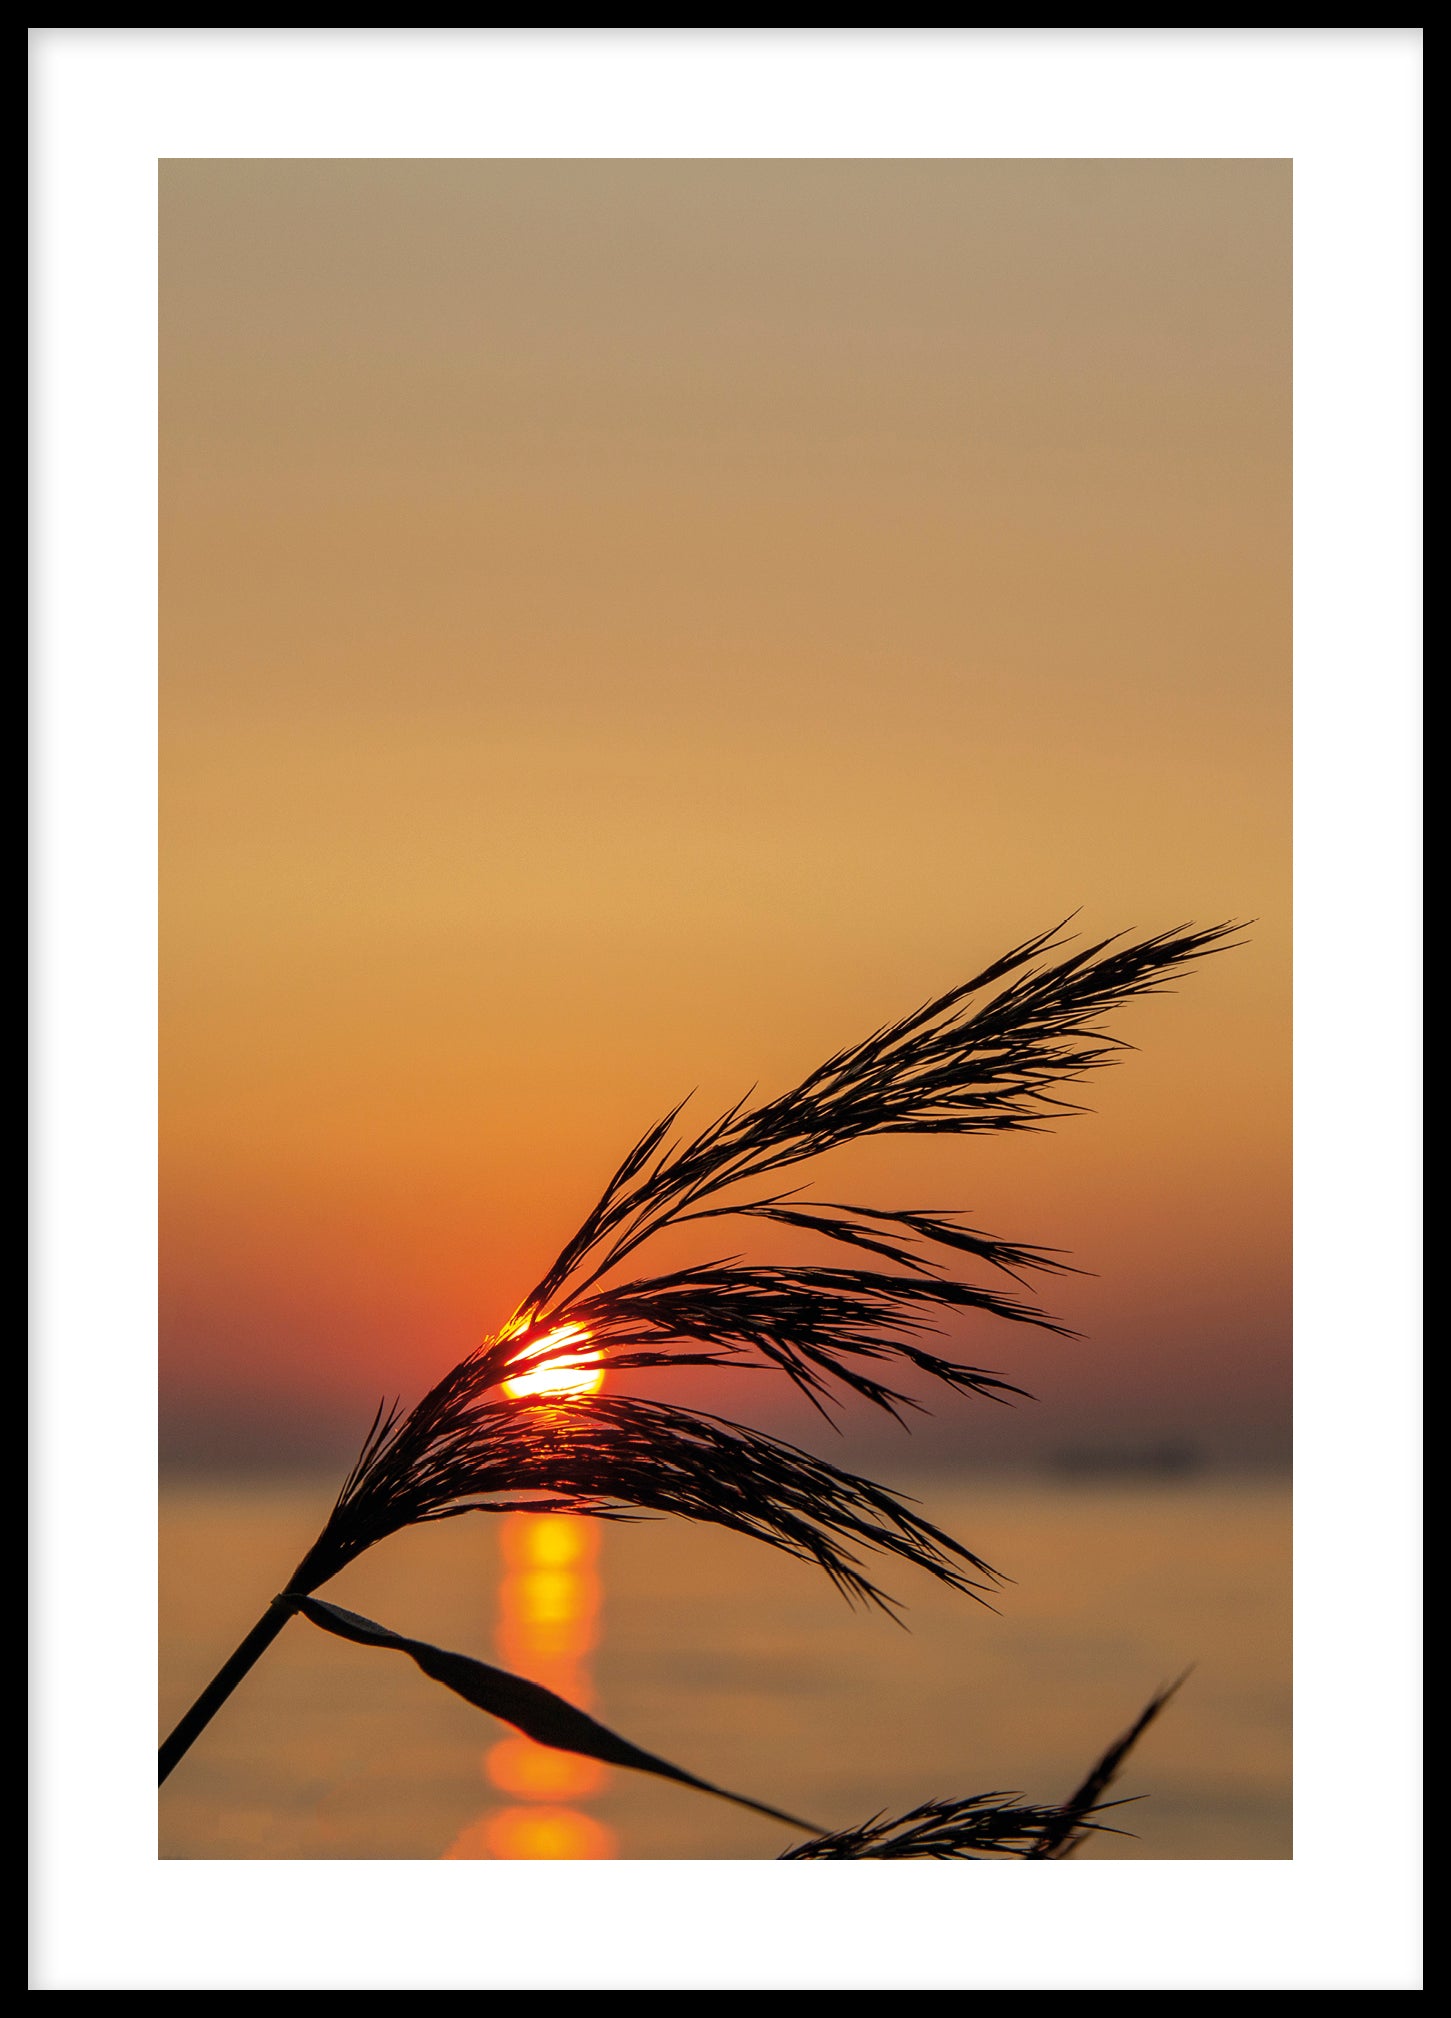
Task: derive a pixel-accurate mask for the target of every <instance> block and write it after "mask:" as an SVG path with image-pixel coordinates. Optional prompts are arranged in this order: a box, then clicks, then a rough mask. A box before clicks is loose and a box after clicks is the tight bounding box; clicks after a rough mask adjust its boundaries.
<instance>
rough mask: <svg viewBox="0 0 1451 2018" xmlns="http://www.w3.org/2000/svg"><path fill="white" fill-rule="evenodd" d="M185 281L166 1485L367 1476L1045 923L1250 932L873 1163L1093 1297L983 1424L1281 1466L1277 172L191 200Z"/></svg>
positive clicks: (988, 1330) (1285, 640) (958, 175)
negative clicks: (686, 1144)
mask: <svg viewBox="0 0 1451 2018" xmlns="http://www.w3.org/2000/svg"><path fill="white" fill-rule="evenodd" d="M161 267H162V294H161V333H162V352H161V396H162V440H161V474H162V490H161V500H162V526H161V532H162V583H161V614H162V723H161V729H162V781H163V806H162V813H163V823H162V861H161V875H162V976H161V980H162V1005H163V1026H162V1116H161V1152H162V1233H163V1245H162V1313H163V1405H164V1414H165V1420H166V1428H167V1447H168V1448H169V1449H170V1450H171V1451H172V1452H173V1453H174V1454H177V1455H182V1456H184V1455H186V1454H187V1453H188V1452H190V1453H192V1454H194V1455H198V1454H202V1453H204V1452H207V1451H213V1450H219V1449H222V1448H224V1447H230V1448H232V1449H235V1450H243V1449H255V1450H259V1451H260V1450H262V1449H263V1448H265V1446H266V1444H267V1442H268V1440H269V1438H271V1439H272V1440H273V1441H275V1442H276V1444H277V1445H278V1447H279V1448H280V1447H281V1446H282V1445H283V1444H285V1443H288V1442H290V1441H295V1440H298V1439H305V1438H306V1437H307V1436H309V1435H311V1434H312V1433H313V1430H314V1427H316V1428H317V1431H318V1433H319V1434H320V1435H333V1436H338V1435H340V1436H341V1440H342V1443H343V1444H344V1445H346V1444H347V1443H348V1442H349V1441H350V1440H352V1439H354V1438H355V1435H356V1434H360V1432H361V1430H362V1429H363V1428H365V1427H366V1423H367V1419H368V1417H369V1415H370V1414H371V1412H372V1407H373V1404H374V1402H375V1401H376V1398H377V1395H378V1393H379V1392H380V1391H382V1390H384V1389H386V1390H387V1391H388V1392H389V1393H393V1392H401V1393H402V1394H403V1396H404V1397H405V1399H413V1398H415V1397H416V1396H417V1394H418V1393H419V1392H421V1391H422V1389H423V1388H424V1387H425V1386H426V1385H428V1384H429V1383H430V1382H431V1381H432V1380H433V1379H434V1378H436V1377H437V1376H438V1375H439V1374H440V1373H441V1372H442V1371H443V1370H444V1369H445V1368H446V1367H447V1366H449V1365H450V1364H452V1363H453V1362H454V1361H455V1360H456V1359H458V1358H459V1357H461V1356H462V1354H463V1353H464V1351H466V1350H467V1348H468V1347H469V1346H470V1345H471V1344H472V1343H473V1342H474V1341H475V1340H476V1339H477V1337H478V1336H479V1335H480V1334H481V1333H482V1332H484V1331H485V1330H488V1329H492V1328H493V1327H494V1326H495V1325H496V1324H497V1323H499V1322H500V1321H501V1320H502V1319H503V1318H504V1317H505V1316H506V1315H507V1314H508V1312H509V1311H510V1310H511V1309H512V1307H513V1305H514V1303H515V1301H516V1300H517V1298H518V1297H519V1296H520V1295H521V1294H522V1293H523V1292H524V1291H525V1290H527V1289H528V1287H529V1286H530V1285H531V1284H532V1283H533V1281H534V1280H535V1279H536V1278H537V1276H538V1275H539V1274H540V1272H541V1270H542V1267H543V1265H544V1264H545V1263H546V1262H547V1261H548V1259H549V1258H550V1257H551V1256H552V1255H553V1253H554V1252H555V1251H556V1250H557V1248H558V1247H559V1246H560V1244H561V1243H562V1241H563V1239H564V1237H565V1236H566V1235H567V1234H568V1233H569V1232H570V1231H571V1230H572V1228H573V1226H574V1224H575V1223H576V1221H577V1220H578V1218H579V1217H580V1215H581V1213H582V1212H583V1210H584V1209H585V1208H586V1207H587V1205H588V1204H589V1203H590V1202H591V1200H592V1198H593V1196H594V1195H595V1193H596V1192H597V1190H598V1188H599V1185H600V1183H601V1181H602V1179H603V1177H604V1176H605V1175H606V1174H607V1171H608V1170H609V1168H611V1167H612V1166H613V1164H614V1162H615V1161H616V1160H617V1159H618V1156H619V1155H620V1153H621V1152H622V1150H623V1149H624V1147H625V1146H626V1144H627V1143H628V1141H630V1140H632V1139H633V1138H634V1137H635V1136H636V1135H637V1134H638V1133H639V1132H640V1130H641V1128H642V1127H643V1126H644V1125H645V1123H646V1122H648V1121H649V1120H651V1119H653V1118H654V1117H655V1115H656V1114H657V1113H658V1112H660V1111H661V1110H663V1109H664V1108H665V1107H667V1106H669V1105H670V1104H672V1103H673V1102H674V1101H675V1100H676V1099H678V1098H679V1096H680V1095H681V1094H682V1093H684V1092H686V1091H688V1090H689V1089H690V1088H691V1087H693V1086H698V1087H700V1089H701V1099H702V1103H703V1106H702V1112H704V1107H705V1106H706V1105H709V1104H712V1103H714V1104H723V1103H727V1102H729V1101H731V1100H733V1099H734V1098H735V1097H736V1096H737V1095H738V1094H739V1093H741V1092H742V1091H744V1090H745V1088H746V1087H748V1086H750V1085H751V1084H752V1083H753V1082H756V1083H759V1085H760V1087H761V1090H762V1092H763V1093H770V1092H776V1091H779V1090H781V1089H782V1088H783V1087H784V1086H785V1085H787V1084H789V1083H790V1082H791V1081H793V1080H794V1079H796V1078H797V1077H799V1076H800V1075H801V1073H802V1072H804V1071H805V1070H807V1069H809V1068H810V1067H812V1066H813V1065H815V1064H817V1063H818V1062H819V1061H820V1059H821V1058H822V1057H823V1056H825V1055H826V1053H827V1052H829V1051H832V1050H835V1049H836V1048H838V1047H839V1046H840V1045H842V1044H844V1043H846V1042H849V1041H851V1040H852V1039H854V1038H856V1037H859V1036H861V1035H864V1034H865V1033H866V1032H867V1030H868V1029H870V1028H874V1027H875V1026H877V1025H878V1024H880V1023H881V1022H883V1021H885V1020H887V1019H889V1018H891V1017H894V1016H896V1015H898V1014H900V1013H902V1012H903V1011H905V1010H906V1009H908V1008H910V1007H913V1006H915V1005H916V1004H917V1003H918V1002H920V1001H922V1000H923V999H925V998H926V997H927V996H929V995H931V994H934V993H936V992H938V991H940V990H941V989H943V988H946V987H948V986H951V985H952V984H953V983H955V982H957V981H959V980H962V979H964V978H966V976H967V974H968V973H969V971H971V970H972V969H974V968H975V967H977V966H980V965H982V964H984V963H985V962H986V961H987V960H988V959H989V958H991V957H992V956H994V955H996V954H998V953H999V952H1001V951H1003V950H1004V949H1005V948H1006V947H1007V946H1008V945H1009V944H1012V943H1014V942H1016V941H1018V940H1020V939H1022V938H1024V937H1026V936H1027V935H1028V934H1029V933H1031V932H1033V931H1035V930H1037V929H1039V928H1041V927H1043V926H1044V925H1047V924H1050V923H1052V922H1054V921H1055V920H1056V919H1058V918H1060V917H1062V916H1063V915H1064V914H1065V913H1067V912H1069V911H1070V910H1073V909H1074V908H1075V907H1082V923H1083V926H1084V928H1085V929H1087V930H1091V931H1093V932H1094V933H1096V934H1102V933H1104V932H1109V931H1115V930H1118V929H1120V928H1131V929H1134V930H1136V931H1145V932H1147V931H1154V930H1157V929H1161V928H1163V927H1166V926H1171V925H1174V924H1177V923H1180V922H1181V921H1184V920H1189V919H1192V920H1195V921H1197V922H1199V923H1209V922H1211V921H1213V920H1217V919H1220V918H1224V917H1229V916H1236V917H1242V918H1253V919H1254V920H1256V923H1255V924H1254V926H1253V928H1252V932H1251V935H1250V944H1249V945H1248V946H1247V947H1245V948H1244V949H1242V950H1240V951H1237V952H1234V953H1231V954H1226V955H1224V956H1222V957H1221V958H1219V959H1217V960H1215V961H1213V962H1211V963H1210V965H1209V966H1208V967H1207V968H1205V969H1204V970H1202V971H1201V972H1200V973H1198V974H1197V975H1195V976H1193V977H1192V978H1190V979H1188V980H1186V981H1185V982H1184V983H1183V985H1182V988H1181V990H1180V991H1179V992H1178V993H1177V994H1175V995H1173V996H1166V997H1164V998H1161V999H1159V1000H1156V1001H1153V1002H1149V1003H1146V1004H1143V1005H1140V1006H1138V1007H1136V1008H1135V1009H1134V1011H1133V1012H1132V1013H1131V1014H1129V1015H1127V1016H1125V1017H1123V1018H1121V1019H1119V1021H1118V1023H1117V1024H1116V1025H1115V1026H1114V1027H1115V1028H1116V1029H1117V1030H1118V1031H1119V1032H1120V1034H1123V1035H1125V1036H1127V1037H1129V1038H1131V1039H1132V1040H1133V1041H1134V1042H1135V1043H1136V1044H1138V1045H1140V1046H1141V1047H1142V1048H1141V1051H1140V1053H1139V1054H1138V1055H1134V1056H1131V1057H1129V1058H1128V1059H1127V1060H1126V1062H1125V1063H1124V1064H1123V1066H1122V1067H1121V1068H1119V1069H1116V1070H1114V1071H1113V1072H1110V1073H1108V1074H1105V1075H1103V1076H1101V1077H1100V1079H1099V1080H1098V1082H1097V1083H1096V1085H1095V1086H1094V1088H1093V1089H1092V1091H1091V1092H1090V1093H1089V1094H1088V1095H1087V1097H1088V1098H1089V1099H1090V1101H1091V1102H1092V1104H1093V1105H1094V1106H1095V1107H1096V1109H1097V1110H1098V1111H1097V1112H1096V1113H1095V1114H1093V1115H1091V1116H1087V1117H1083V1118H1079V1119H1077V1120H1073V1121H1071V1122H1068V1123H1066V1124H1065V1125H1064V1126H1063V1127H1062V1128H1061V1129H1060V1130H1058V1131H1057V1132H1056V1133H1054V1134H1052V1135H1043V1136H1033V1137H1023V1138H1019V1139H1007V1138H1005V1139H1002V1140H997V1141H991V1140H984V1139H979V1140H977V1141H953V1140H951V1139H935V1140H934V1139H923V1140H916V1141H913V1140H911V1139H907V1140H904V1141H901V1140H899V1141H893V1142H889V1143H885V1144H878V1145H873V1146H870V1147H869V1148H864V1149H862V1150H860V1151H858V1152H853V1153H852V1155H851V1157H850V1160H849V1165H848V1167H849V1169H850V1172H851V1175H852V1176H853V1177H854V1178H856V1179H857V1181H858V1184H859V1186H863V1187H868V1190H867V1194H866V1195H868V1196H869V1197H871V1198H874V1199H875V1200H876V1202H879V1203H884V1204H888V1205H900V1204H908V1205H924V1206H934V1207H944V1208H947V1207H962V1208H970V1210H971V1211H972V1213H973V1214H974V1216H975V1221H976V1223H977V1224H980V1225H983V1226H986V1227H988V1228H990V1229H992V1230H993V1231H995V1232H999V1233H1004V1234H1008V1235H1012V1236H1016V1237H1020V1238H1025V1239H1028V1240H1036V1241H1041V1242H1045V1243H1048V1244H1051V1245H1055V1246H1061V1247H1066V1248H1069V1249H1071V1250H1073V1256H1074V1258H1075V1259H1076V1260H1077V1261H1078V1262H1079V1263H1080V1264H1081V1265H1082V1266H1084V1267H1085V1268H1088V1269H1091V1270H1093V1271H1095V1273H1094V1275H1093V1276H1092V1277H1088V1278H1085V1279H1083V1280H1070V1281H1069V1282H1068V1283H1066V1284H1063V1285H1049V1287H1050V1290H1051V1292H1052V1294H1051V1303H1052V1307H1053V1308H1054V1310H1055V1311H1056V1312H1057V1313H1058V1314H1060V1315H1062V1316H1063V1317H1065V1318H1066V1319H1067V1320H1068V1321H1069V1322H1070V1323H1073V1324H1075V1325H1077V1326H1079V1327H1080V1328H1081V1329H1083V1330H1084V1331H1085V1332H1087V1333H1088V1334H1089V1336H1088V1338H1087V1339H1086V1340H1085V1341H1083V1342H1080V1343H1077V1344H1071V1345H1070V1344H1065V1343H1063V1342H1061V1341H1056V1340H1053V1339H1051V1338H1047V1337H1041V1338H1040V1337H1037V1336H1035V1335H1032V1334H1027V1333H1019V1332H1017V1331H1016V1330H1014V1329H1013V1328H1010V1327H1004V1326H994V1325H992V1324H990V1323H989V1322H988V1321H986V1320H985V1321H984V1322H983V1323H982V1325H980V1326H978V1327H973V1328H971V1329H967V1330H964V1331H963V1332H962V1333H961V1334H960V1342H961V1343H962V1344H963V1346H964V1347H965V1349H966V1350H967V1356H968V1357H970V1358H972V1359H973V1360H974V1361H975V1362H976V1363H979V1364H985V1365H988V1366H996V1367H1000V1368H1002V1369H1003V1370H1004V1371H1005V1372H1006V1373H1007V1374H1008V1377H1009V1378H1012V1379H1017V1380H1021V1381H1022V1383H1023V1384H1024V1385H1026V1386H1028V1387H1029V1388H1031V1389H1033V1390H1034V1391H1035V1392H1036V1393H1037V1394H1038V1395H1039V1397H1040V1400H1039V1403H1038V1405H1037V1407H1036V1409H1035V1410H1034V1411H1032V1412H1031V1419H1029V1417H1028V1415H1027V1412H1020V1415H1019V1417H1018V1418H1017V1419H1016V1420H1014V1421H1013V1422H1012V1423H1011V1426H1010V1427H1005V1424H1006V1423H1007V1421H1008V1419H1007V1418H1006V1417H1005V1416H1004V1414H1003V1412H1001V1411H996V1410H991V1409H988V1408H986V1407H985V1406H984V1405H978V1406H977V1407H976V1408H975V1409H974V1408H972V1407H970V1406H969V1404H967V1403H966V1402H960V1403H959V1402H953V1401H951V1399H950V1398H948V1399H946V1400H944V1402H943V1404H942V1415H943V1418H944V1420H945V1421H946V1423H947V1424H948V1427H949V1430H950V1432H951V1433H952V1434H953V1435H956V1434H958V1433H962V1434H963V1435H964V1437H965V1439H966V1440H967V1441H968V1442H969V1443H970V1444H971V1446H972V1447H973V1448H975V1449H977V1448H981V1449H984V1450H986V1449H988V1448H990V1447H1001V1448H1003V1449H1012V1448H1016V1447H1018V1446H1020V1445H1023V1444H1024V1440H1025V1439H1026V1440H1037V1441H1046V1442H1047V1443H1049V1444H1066V1443H1072V1442H1075V1441H1078V1440H1080V1439H1086V1438H1088V1437H1098V1438H1107V1439H1109V1440H1115V1441H1119V1440H1132V1439H1133V1438H1135V1437H1138V1436H1142V1435H1158V1434H1181V1433H1182V1434H1187V1435H1191V1436H1204V1437H1206V1438H1207V1439H1208V1440H1209V1441H1210V1442H1211V1443H1213V1444H1215V1445H1216V1446H1219V1447H1224V1448H1230V1447H1243V1448H1246V1449H1248V1448H1261V1449H1263V1448H1270V1447H1273V1446H1274V1445H1275V1443H1276V1440H1277V1439H1279V1438H1281V1437H1282V1436H1283V1434H1284V1432H1285V1429H1286V1426H1287V1423H1288V1383H1289V1091H1290V1082H1289V1036H1290V1033H1289V933H1290V916H1289V892H1290V881H1289V876H1290V859H1289V821H1290V789H1289V788H1290V777H1289V735H1290V376H1289V373H1290V170H1289V165H1288V163H1285V162H1278V161H1270V162H1252V161H1237V160H1233V161H1122V162H1114V161H1023V162H1012V161H983V162H975V161H899V162H877V161H800V162H796V161H780V162H759V161H638V162H628V161H476V162H468V161H402V162H400V161H267V160H240V161H225V160H218V161H188V162H169V163H165V164H163V168H162V175H161ZM843 1164H844V1165H845V1164H847V1159H843ZM843 1174H844V1173H843ZM825 1195H828V1196H833V1195H835V1196H840V1195H843V1194H842V1190H841V1179H840V1176H838V1175H837V1174H836V1173H835V1172H834V1173H833V1181H832V1184H831V1185H830V1186H829V1187H825ZM846 1195H848V1196H849V1195H851V1194H850V1193H847V1194H846ZM672 1391H673V1392H674V1393H676V1394H677V1395H679V1396H680V1398H682V1399H684V1398H687V1397H689V1398H691V1399H700V1398H702V1395H703V1394H704V1392H705V1390H703V1389H702V1388H701V1386H700V1385H699V1382H698V1381H697V1384H696V1385H694V1386H690V1385H687V1383H686V1380H685V1378H684V1377H683V1378H682V1380H681V1382H680V1383H678V1384H677V1385H676V1386H675V1387H674V1388H673V1390H672ZM710 1394H711V1398H712V1399H713V1400H714V1401H715V1402H716V1404H717V1405H721V1406H723V1407H725V1408H726V1409H727V1410H728V1411H729V1410H734V1411H736V1412H738V1413H740V1414H742V1415H744V1416H745V1417H746V1418H747V1419H748V1420H754V1421H760V1422H766V1421H772V1422H774V1423H776V1424H777V1425H778V1426H780V1427H783V1428H787V1429H788V1430H793V1429H795V1428H797V1427H799V1426H801V1424H802V1418H801V1416H800V1414H799V1412H798V1410H797V1409H796V1408H795V1407H794V1406H793V1405H792V1404H791V1403H790V1401H789V1399H786V1400H783V1399H782V1398H781V1397H780V1396H779V1394H778V1393H777V1391H776V1390H774V1389H772V1388H770V1387H769V1386H768V1384H767V1382H766V1381H765V1379H764V1377H761V1378H759V1379H758V1378H755V1377H751V1378H750V1380H749V1383H748V1382H747V1377H745V1376H742V1377H740V1378H739V1379H737V1380H734V1381H731V1382H730V1383H729V1384H728V1387H727V1389H726V1390H725V1391H724V1392H722V1390H721V1388H720V1387H719V1385H717V1387H716V1388H715V1389H713V1390H711V1391H710ZM330 1426H331V1427H330ZM947 1433H948V1432H947V1431H944V1432H941V1434H944V1435H945V1434H947Z"/></svg>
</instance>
